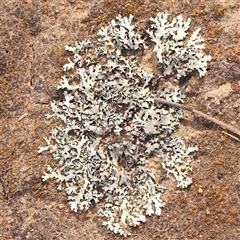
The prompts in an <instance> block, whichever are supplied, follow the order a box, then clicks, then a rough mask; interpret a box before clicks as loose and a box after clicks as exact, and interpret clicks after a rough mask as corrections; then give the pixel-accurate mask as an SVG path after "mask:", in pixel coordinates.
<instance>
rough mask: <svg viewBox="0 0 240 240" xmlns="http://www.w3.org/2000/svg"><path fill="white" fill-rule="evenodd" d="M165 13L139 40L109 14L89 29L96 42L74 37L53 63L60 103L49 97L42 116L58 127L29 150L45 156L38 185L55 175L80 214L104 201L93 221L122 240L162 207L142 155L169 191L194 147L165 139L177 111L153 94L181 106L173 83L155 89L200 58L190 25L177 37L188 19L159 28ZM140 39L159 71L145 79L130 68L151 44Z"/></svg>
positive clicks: (180, 181) (182, 182)
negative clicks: (49, 160) (94, 30)
mask: <svg viewBox="0 0 240 240" xmlns="http://www.w3.org/2000/svg"><path fill="white" fill-rule="evenodd" d="M168 15H169V14H168V12H167V11H165V12H163V13H159V14H158V15H157V16H156V18H151V20H152V21H153V24H152V25H151V27H150V28H149V29H148V30H147V31H146V32H145V34H144V36H145V37H143V35H141V34H140V32H139V30H138V28H137V26H136V25H135V24H134V23H133V21H132V20H133V16H131V15H130V16H129V17H122V16H120V15H119V16H118V17H117V18H116V19H114V20H112V21H111V22H110V23H109V25H108V26H106V27H103V28H101V29H100V30H99V32H98V36H99V39H98V41H97V42H96V43H92V42H91V41H90V40H83V41H79V42H78V41H77V42H75V44H74V46H66V47H65V49H66V50H67V51H69V52H71V53H72V55H73V57H72V58H69V59H68V63H66V64H65V65H64V66H63V70H64V71H65V72H66V75H64V76H62V78H61V80H60V83H59V86H58V89H59V90H61V91H63V100H59V101H58V102H57V101H52V102H51V108H52V111H53V114H51V115H47V118H49V117H56V118H60V119H61V120H62V121H63V123H64V124H63V126H61V127H60V126H59V127H56V128H55V129H53V131H52V132H51V135H50V137H49V138H45V140H46V143H47V145H46V146H45V147H40V148H39V153H40V152H42V151H45V150H49V151H50V152H51V153H52V154H53V158H54V162H53V164H52V165H51V166H48V167H47V171H46V172H45V173H44V175H43V181H46V180H48V179H55V180H56V182H57V184H58V189H59V190H62V189H65V191H66V192H67V194H68V201H69V204H70V207H71V209H72V210H73V211H78V210H80V211H83V210H88V209H89V208H90V207H91V206H92V205H93V203H98V202H99V201H100V200H101V199H104V201H105V204H104V205H103V206H102V207H100V209H99V211H98V215H99V216H100V217H102V218H103V225H105V226H106V227H107V228H108V229H110V230H112V231H113V232H114V233H119V234H121V235H123V236H129V235H130V234H131V227H132V226H134V227H135V226H138V225H139V224H140V223H141V222H145V221H146V216H147V215H149V216H150V215H153V214H155V215H158V216H159V215H160V214H161V208H163V207H164V205H165V203H163V201H162V200H161V195H162V194H163V192H164V190H165V188H164V186H161V185H159V183H157V182H156V180H155V176H154V173H152V172H151V171H150V170H149V169H148V162H149V161H151V157H153V156H156V157H158V158H159V164H160V165H161V167H162V168H163V169H165V170H166V172H167V175H168V176H171V175H173V176H174V177H175V179H176V183H177V187H180V188H186V187H188V186H189V185H190V184H191V183H192V179H191V177H190V176H189V172H190V171H191V166H190V163H191V158H190V156H189V154H190V153H191V152H192V151H196V150H197V147H188V148H186V147H185V141H184V139H183V137H177V136H176V135H175V134H174V133H175V131H176V129H177V126H178V125H179V121H180V119H182V118H183V112H182V110H180V109H176V108H173V107H169V106H165V105H162V104H159V103H156V102H155V98H156V97H158V96H160V97H162V98H165V99H168V100H171V101H173V102H183V101H184V97H185V95H184V94H182V93H181V92H180V89H179V87H178V86H176V87H175V88H173V89H171V88H164V87H159V85H161V82H163V81H165V77H166V76H168V75H172V76H175V78H176V80H178V79H180V78H181V77H182V76H186V75H187V74H189V73H190V72H192V71H194V70H197V71H198V72H199V74H200V76H203V75H204V74H205V73H206V67H207V61H209V60H210V57H209V56H204V54H203V51H202V49H203V47H204V45H203V44H202V42H203V39H202V38H200V37H199V36H198V34H199V31H200V29H197V30H196V31H194V32H193V33H192V35H191V36H190V37H189V39H188V41H186V37H187V36H188V32H187V31H188V30H189V24H190V20H187V21H184V20H183V18H182V17H181V16H178V17H176V18H174V19H173V20H172V22H169V21H168ZM146 36H147V37H146ZM147 42H148V43H151V44H152V45H154V52H156V55H157V58H158V61H159V66H160V67H161V68H162V72H163V75H160V76H158V75H157V74H156V73H149V72H147V71H146V70H145V69H144V67H143V66H141V64H140V63H138V59H137V57H136V55H137V54H136V53H137V52H138V51H142V50H144V49H146V48H147V46H151V44H146V43H147ZM185 42H186V44H185ZM184 44H185V46H184ZM129 50H130V53H131V54H126V51H129ZM67 72H69V74H67Z"/></svg>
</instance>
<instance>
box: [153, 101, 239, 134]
mask: <svg viewBox="0 0 240 240" xmlns="http://www.w3.org/2000/svg"><path fill="white" fill-rule="evenodd" d="M155 102H156V103H161V104H167V105H170V106H173V107H177V108H181V109H184V110H187V111H190V112H192V113H194V114H196V115H198V116H200V117H203V118H205V119H207V120H209V121H211V122H214V123H216V124H217V125H219V126H220V127H222V128H223V129H227V130H229V131H231V132H233V133H235V134H236V135H238V136H240V130H238V129H237V128H235V127H233V126H232V125H230V124H227V123H224V122H222V121H219V120H217V119H216V118H213V117H211V116H209V115H207V114H205V113H203V112H201V111H198V110H196V109H195V108H194V107H191V106H186V105H184V104H180V103H175V102H171V101H168V100H165V99H163V98H155Z"/></svg>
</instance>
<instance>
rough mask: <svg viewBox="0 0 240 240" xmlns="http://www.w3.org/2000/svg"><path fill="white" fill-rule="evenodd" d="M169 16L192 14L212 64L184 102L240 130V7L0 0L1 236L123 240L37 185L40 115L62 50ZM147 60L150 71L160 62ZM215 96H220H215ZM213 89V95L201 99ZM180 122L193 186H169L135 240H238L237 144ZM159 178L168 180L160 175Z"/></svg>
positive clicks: (188, 120)
mask: <svg viewBox="0 0 240 240" xmlns="http://www.w3.org/2000/svg"><path fill="white" fill-rule="evenodd" d="M165 9H167V10H169V12H170V13H171V15H175V16H176V15H178V14H182V15H183V17H184V18H185V19H187V18H188V17H190V18H191V19H192V27H193V28H194V29H195V28H196V27H198V26H201V27H202V29H203V33H204V34H203V37H204V39H205V40H206V53H207V54H208V55H211V56H212V57H213V60H212V62H211V63H210V65H209V70H208V72H207V75H206V76H205V77H204V79H199V77H198V76H197V75H194V74H193V75H192V76H191V78H187V79H181V81H180V83H181V91H182V92H183V93H184V94H185V95H187V104H188V105H192V106H194V107H195V108H196V109H199V110H201V111H203V112H206V113H208V114H209V115H211V116H214V117H216V118H219V119H220V120H222V121H225V122H227V123H230V124H232V125H234V126H235V127H238V128H239V126H240V100H239V99H240V98H239V95H240V90H239V89H240V71H239V65H240V42H239V37H240V27H239V26H240V24H239V18H238V14H239V3H238V1H220V0H219V1H214V3H210V1H190V0H189V1H170V0H169V1H161V3H159V1H151V0H149V1H140V0H139V1H130V0H126V1H112V0H102V1H95V0H91V1H87V0H85V1H83V0H82V1H80V0H75V1H74V0H71V1H70V0H63V1H57V0H55V1H43V0H42V1H31V0H25V1H24V0H22V1H16V0H9V1H7V3H5V2H4V1H1V3H0V20H1V23H2V24H1V31H0V36H1V37H0V51H1V54H0V84H1V95H0V96H1V98H0V99H1V100H0V101H1V104H0V121H1V122H0V124H1V129H0V131H1V132H0V151H1V152H0V206H1V207H2V209H1V211H0V239H96V238H98V239H118V238H119V237H118V236H115V235H114V234H112V233H110V232H109V231H108V230H106V229H105V228H103V227H102V226H101V221H99V219H98V218H96V217H94V216H96V214H93V213H94V212H95V211H96V209H95V208H94V207H93V208H92V209H91V210H89V211H88V212H86V213H83V214H79V213H73V212H71V211H70V209H69V207H68V205H67V203H66V196H65V194H64V193H63V192H58V191H57V190H55V185H54V184H51V183H50V184H49V183H47V184H46V183H42V179H41V175H42V173H43V171H44V170H45V167H44V165H46V164H49V163H51V162H52V158H51V155H50V154H47V153H46V154H43V155H38V154H37V150H38V146H41V145H44V141H43V136H46V135H48V133H49V131H50V130H51V129H52V128H53V127H54V126H55V125H56V121H55V120H53V119H51V120H50V121H49V120H46V119H45V118H44V116H43V115H44V114H45V113H49V112H50V106H49V101H51V100H58V99H59V98H61V97H62V96H61V95H60V94H59V93H58V92H57V91H56V87H57V85H58V82H59V80H60V76H61V75H62V72H61V66H62V65H63V63H65V59H66V57H67V53H66V52H65V50H64V46H65V45H67V44H69V45H70V44H71V43H73V42H74V41H75V40H76V39H80V40H82V39H84V38H86V37H88V38H92V39H94V37H95V35H96V34H95V33H96V31H98V30H99V29H100V27H101V26H104V25H106V23H107V22H109V21H110V20H111V19H113V18H114V17H115V16H116V15H118V14H119V13H121V14H122V15H123V16H124V15H129V14H132V15H133V16H134V17H135V20H136V22H137V24H138V26H139V28H141V26H144V25H145V23H147V21H148V19H149V18H150V17H152V16H155V14H156V13H157V12H159V11H163V10H165ZM143 23H144V24H143ZM149 24H150V23H149ZM143 62H146V63H147V65H148V67H149V68H151V69H156V59H154V58H151V57H149V58H148V59H143ZM224 87H226V89H224ZM216 89H221V91H222V92H224V93H226V94H223V95H219V96H216V92H215V90H216ZM211 92H214V94H215V97H213V98H209V97H208V98H206V97H205V96H209V94H210V93H211ZM215 100H216V101H215ZM180 125H181V127H180V129H179V135H183V136H184V137H185V138H186V139H187V143H188V144H191V145H198V147H199V149H200V151H199V152H197V153H194V161H193V163H192V166H193V173H192V178H193V184H192V185H191V186H190V187H189V188H188V189H187V190H177V189H176V188H175V185H174V183H173V184H172V185H171V184H169V186H167V187H168V189H170V192H169V191H168V193H166V194H163V196H162V197H163V200H164V201H166V202H167V204H166V206H165V208H164V209H163V211H162V214H161V216H160V217H153V218H152V219H151V221H147V222H146V223H145V224H142V225H141V226H140V227H139V228H136V229H134V231H133V233H132V236H131V239H149V236H151V238H152V239H238V238H239V234H240V233H239V230H238V228H237V223H238V222H239V197H240V182H239V176H238V173H239V157H240V152H239V144H240V143H239V141H236V140H234V139H232V138H230V137H229V136H227V135H225V134H224V133H223V132H222V130H221V129H219V127H218V126H216V125H214V124H211V123H208V122H206V121H205V120H203V119H199V118H195V117H194V116H192V115H191V114H189V113H186V114H185V119H184V120H182V124H180ZM156 163H157V159H153V161H152V162H151V167H152V169H153V170H155V171H161V169H158V168H157V167H156V166H157V164H156ZM158 181H163V182H164V174H162V177H161V179H158Z"/></svg>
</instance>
